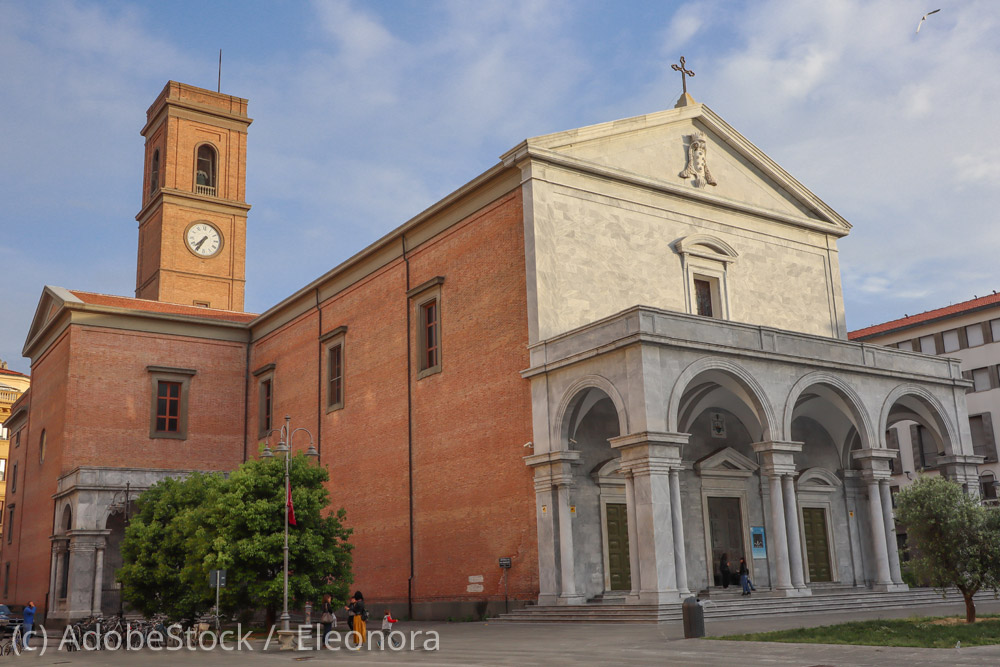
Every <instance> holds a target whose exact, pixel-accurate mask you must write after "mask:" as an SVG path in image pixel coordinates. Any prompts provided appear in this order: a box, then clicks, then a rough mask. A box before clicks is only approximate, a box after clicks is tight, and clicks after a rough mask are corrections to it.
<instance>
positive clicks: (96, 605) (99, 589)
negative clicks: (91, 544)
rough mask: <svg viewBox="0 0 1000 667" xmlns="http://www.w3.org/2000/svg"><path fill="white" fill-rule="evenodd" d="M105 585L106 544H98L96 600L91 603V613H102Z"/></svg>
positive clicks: (95, 569)
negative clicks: (102, 597)
mask: <svg viewBox="0 0 1000 667" xmlns="http://www.w3.org/2000/svg"><path fill="white" fill-rule="evenodd" d="M103 587H104V546H102V545H98V547H97V552H96V554H95V555H94V600H93V604H91V613H92V614H94V615H95V616H100V615H101V596H102V594H103V592H104V591H103Z"/></svg>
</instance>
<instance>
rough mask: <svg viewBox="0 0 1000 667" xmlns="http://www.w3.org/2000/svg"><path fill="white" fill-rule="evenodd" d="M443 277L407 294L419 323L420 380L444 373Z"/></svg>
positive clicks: (415, 334) (417, 360)
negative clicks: (442, 370) (442, 369)
mask: <svg viewBox="0 0 1000 667" xmlns="http://www.w3.org/2000/svg"><path fill="white" fill-rule="evenodd" d="M443 283H444V278H443V277H442V276H437V277H436V278H432V279H431V280H428V281H427V282H425V283H423V284H421V285H419V286H417V287H415V288H413V289H411V290H409V291H408V292H407V293H406V294H407V296H408V297H410V298H411V299H412V300H413V306H412V307H413V309H414V316H415V320H416V331H415V332H414V338H415V339H416V340H415V342H416V363H417V369H416V370H417V379H418V380H419V379H421V378H424V377H427V376H428V375H432V374H434V373H440V372H441V368H442V342H443V340H444V337H443V335H442V327H441V323H442V316H441V313H442V308H441V303H442V291H441V286H442V284H443Z"/></svg>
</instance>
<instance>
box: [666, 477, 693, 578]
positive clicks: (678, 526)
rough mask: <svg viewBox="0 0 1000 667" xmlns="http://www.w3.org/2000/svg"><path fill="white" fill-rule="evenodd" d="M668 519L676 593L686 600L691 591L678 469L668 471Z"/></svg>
mask: <svg viewBox="0 0 1000 667" xmlns="http://www.w3.org/2000/svg"><path fill="white" fill-rule="evenodd" d="M670 518H671V522H672V524H673V529H674V569H675V570H676V572H677V592H678V593H679V594H680V596H681V598H686V597H688V596H690V595H691V591H690V589H688V578H687V554H686V548H685V546H684V514H683V512H682V511H681V478H680V470H679V469H678V468H671V469H670Z"/></svg>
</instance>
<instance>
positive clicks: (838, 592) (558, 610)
mask: <svg viewBox="0 0 1000 667" xmlns="http://www.w3.org/2000/svg"><path fill="white" fill-rule="evenodd" d="M942 601H945V602H961V601H962V595H961V594H960V593H959V592H958V591H955V590H951V591H948V592H947V593H946V594H945V595H944V596H942V593H941V592H939V591H936V590H934V589H927V588H917V589H911V590H909V591H905V592H895V593H883V592H877V591H868V590H865V589H857V588H836V589H833V588H830V589H825V590H816V591H814V593H813V595H812V596H810V597H792V598H789V597H777V596H775V597H756V596H754V597H749V598H747V597H739V595H738V594H737V596H736V597H733V598H728V596H726V597H715V598H714V599H713V598H709V599H707V600H703V603H704V605H705V619H706V620H725V619H731V618H747V617H760V616H764V617H766V616H772V615H775V616H777V615H788V614H812V613H834V612H840V611H863V610H871V609H889V608H899V607H909V606H920V605H928V604H936V603H940V602H942ZM681 618H682V613H681V605H680V604H664V605H653V604H610V603H601V604H584V605H547V606H532V605H529V606H527V607H524V608H522V609H519V610H517V611H514V612H511V613H509V614H503V615H501V616H500V617H499V618H497V619H494V621H495V622H507V623H519V622H528V623H530V622H549V623H569V622H578V623H666V622H674V621H680V620H681Z"/></svg>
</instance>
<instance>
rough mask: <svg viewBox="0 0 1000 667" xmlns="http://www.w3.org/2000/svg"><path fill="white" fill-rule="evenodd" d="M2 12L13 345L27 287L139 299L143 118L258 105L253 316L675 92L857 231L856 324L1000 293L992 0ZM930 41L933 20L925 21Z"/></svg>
mask: <svg viewBox="0 0 1000 667" xmlns="http://www.w3.org/2000/svg"><path fill="white" fill-rule="evenodd" d="M931 4H933V5H934V6H933V7H932V6H930V5H929V4H926V3H925V2H924V0H916V1H914V0H869V1H864V2H862V1H861V0H824V1H823V2H802V1H801V0H752V1H747V2H736V1H725V2H723V1H721V0H704V1H697V2H621V1H619V2H597V1H595V0H591V1H586V0H583V1H581V0H575V1H570V0H566V1H552V2H546V1H542V0H534V1H527V2H521V1H518V0H505V1H504V2H492V1H490V0H480V1H472V0H462V1H458V0H456V1H452V2H431V1H424V2H401V1H397V2H388V1H386V2H346V1H332V0H331V1H319V0H317V1H316V2H311V3H310V2H292V1H290V0H284V1H281V0H274V1H271V2H263V1H257V2H221V1H217V2H204V1H201V2H186V1H183V2H182V1H176V0H175V1H173V2H169V3H166V2H157V3H140V2H111V1H108V2H85V1H77V2H45V1H37V2H27V1H25V2H12V1H9V0H0V91H2V93H0V202H2V204H3V206H2V209H0V266H2V267H3V269H4V276H5V287H4V290H3V293H2V294H0V358H2V359H5V360H7V361H8V362H10V364H11V366H12V367H13V368H15V369H18V370H22V371H27V370H28V361H27V360H26V359H23V358H21V356H20V350H21V347H22V345H23V343H24V337H25V335H26V333H27V328H28V325H29V323H30V319H31V316H32V314H33V312H34V308H35V305H36V303H37V299H38V297H39V295H40V293H41V289H42V286H43V285H45V284H54V285H59V286H63V287H68V288H72V289H83V290H90V291H97V292H105V293H111V294H123V295H132V294H133V292H134V288H135V259H136V238H137V228H136V222H135V220H134V216H135V214H136V213H137V212H138V209H139V202H140V194H141V193H140V187H141V179H142V151H143V141H142V138H141V137H140V136H139V129H140V128H141V127H142V124H143V121H144V118H145V111H146V108H147V107H148V106H149V104H150V103H151V102H152V100H153V99H154V98H155V96H156V95H157V93H158V92H159V91H160V89H161V88H162V87H163V85H164V83H165V82H166V81H167V80H168V79H175V80H178V81H183V82H185V83H190V84H194V85H199V86H204V87H208V88H214V87H215V83H216V65H217V57H218V49H220V48H221V49H223V71H222V84H223V91H224V92H228V93H231V94H233V95H238V96H241V97H246V98H249V100H250V115H251V117H253V118H254V123H253V125H252V126H251V128H250V138H249V154H248V167H247V170H248V181H247V199H248V201H249V202H250V203H251V204H252V205H253V209H252V210H251V212H250V219H249V230H248V242H247V281H248V282H247V309H248V310H251V311H256V312H260V311H262V310H264V309H266V308H268V307H269V306H271V305H273V304H274V303H276V302H277V301H278V300H280V299H281V298H282V297H284V296H287V295H288V294H290V293H292V292H293V291H295V290H296V289H297V288H299V287H301V286H303V285H304V284H306V283H308V282H309V281H310V280H312V279H313V278H315V277H317V276H318V275H320V274H322V273H323V272H325V271H326V270H328V269H329V268H331V267H332V266H334V265H335V264H337V263H338V262H340V261H341V260H343V259H345V258H347V257H349V256H350V255H352V254H354V253H355V252H356V251H358V250H360V249H361V248H362V247H364V246H365V245H367V244H368V243H370V242H372V241H374V240H375V239H377V238H379V237H380V236H382V235H383V234H384V233H386V232H387V231H389V230H390V229H392V228H394V227H396V226H398V225H399V224H401V223H402V222H404V221H406V220H407V219H409V218H410V217H412V216H413V215H415V214H416V213H418V212H420V211H421V210H423V209H424V208H426V207H427V206H429V205H430V204H432V203H433V202H435V201H436V200H438V199H440V198H441V197H442V196H444V195H446V194H447V193H449V192H451V191H452V190H454V189H455V188H457V187H459V186H460V185H462V184H463V183H465V182H466V181H468V180H470V179H471V178H473V177H474V176H476V175H477V174H479V173H480V172H482V171H484V170H485V169H487V168H489V167H490V166H491V165H493V164H495V162H496V160H497V157H498V156H499V155H500V154H502V153H503V152H504V151H506V150H507V149H509V148H511V147H512V146H514V145H515V144H517V143H518V142H519V141H521V140H522V139H524V138H526V137H529V136H535V135H539V134H545V133H548V132H554V131H559V130H565V129H570V128H573V127H578V126H582V125H588V124H593V123H598V122H603V121H607V120H613V119H616V118H624V117H628V116H633V115H638V114H643V113H648V112H651V111H657V110H660V109H665V108H669V107H670V106H672V105H673V102H674V101H675V100H676V98H677V96H678V93H679V87H680V82H679V81H678V77H677V75H676V74H675V73H674V72H672V71H670V64H671V63H673V62H676V60H677V57H678V56H679V55H681V54H684V55H685V56H686V57H687V61H688V65H689V66H690V67H691V68H693V69H694V70H695V72H696V73H697V74H696V76H695V78H694V79H693V80H692V81H691V84H690V90H691V92H692V93H693V95H694V96H695V98H696V99H697V100H698V101H700V102H704V103H706V104H708V105H709V106H711V107H712V108H713V109H714V110H715V111H716V112H717V113H719V114H721V115H722V116H723V117H724V118H725V119H726V120H727V121H728V122H729V123H730V124H731V125H733V126H734V127H735V128H736V129H737V130H739V131H740V132H742V133H743V134H744V135H745V136H746V137H748V138H749V139H750V140H751V141H753V142H754V143H756V144H757V145H758V146H759V147H760V148H761V149H762V150H764V151H765V152H766V153H768V154H769V155H770V156H771V157H773V158H774V159H775V160H776V161H777V162H778V163H779V164H781V165H782V166H783V167H785V168H786V169H787V170H788V171H790V172H791V173H792V174H793V175H795V176H796V177H797V178H798V179H799V180H800V181H802V182H803V183H804V184H805V185H806V186H807V187H809V188H810V189H811V190H813V191H814V192H815V193H816V194H817V195H818V196H820V197H821V198H822V199H824V200H825V201H826V202H827V203H828V204H830V205H831V206H832V207H833V208H835V209H836V210H837V211H839V212H840V213H841V214H842V215H844V216H845V217H846V218H847V219H848V220H850V221H851V222H852V223H853V224H854V230H853V231H852V233H851V235H850V236H849V237H847V238H846V239H844V240H843V241H842V242H841V244H840V250H841V253H840V258H841V270H842V276H843V285H844V297H845V302H846V307H847V318H848V325H849V327H851V328H860V327H863V326H866V325H868V324H872V323H875V322H880V321H884V320H887V319H892V318H895V317H899V316H902V315H903V314H906V313H908V314H913V313H916V312H920V311H923V310H927V309H930V308H934V307H938V306H942V305H947V304H949V303H954V302H958V301H962V300H965V299H968V298H972V296H973V295H976V294H978V295H982V294H985V293H989V292H990V291H991V290H993V289H997V288H1000V280H997V275H996V273H997V272H996V269H995V266H996V255H997V251H998V249H1000V226H998V222H1000V220H998V215H997V211H998V210H1000V185H998V183H1000V126H998V123H997V120H996V119H997V112H998V110H1000V39H997V37H996V35H997V34H1000V30H998V29H1000V3H996V2H993V1H991V0H978V1H977V0H962V1H960V0H933V2H932V3H931ZM938 7H941V12H940V13H938V14H935V15H934V16H931V17H930V18H928V20H927V22H926V23H925V24H924V27H923V28H922V29H921V31H920V33H919V34H915V32H914V31H915V29H916V26H917V22H918V20H919V19H920V16H921V15H922V14H923V13H924V12H926V11H929V10H930V9H936V8H938Z"/></svg>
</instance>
